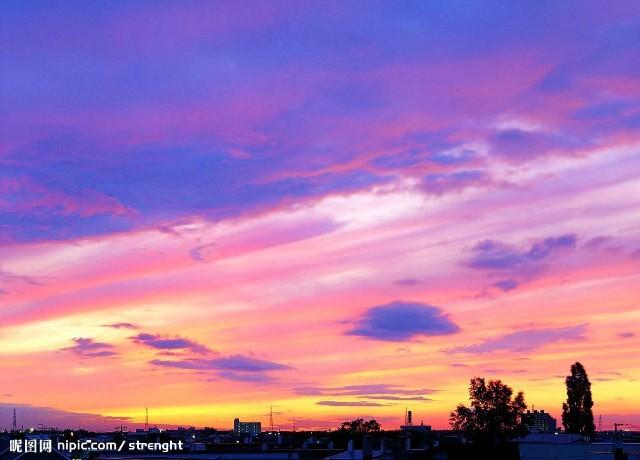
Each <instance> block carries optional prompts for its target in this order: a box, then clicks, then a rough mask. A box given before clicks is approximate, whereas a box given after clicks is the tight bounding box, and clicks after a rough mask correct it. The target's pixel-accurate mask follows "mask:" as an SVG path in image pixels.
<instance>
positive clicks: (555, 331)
mask: <svg viewBox="0 0 640 460" xmlns="http://www.w3.org/2000/svg"><path fill="white" fill-rule="evenodd" d="M586 330H587V326H586V324H581V325H578V326H571V327H561V328H547V329H528V330H523V331H517V332H512V333H510V334H506V335H501V336H497V337H491V338H488V339H486V340H484V341H482V342H479V343H474V344H471V345H465V346H460V347H455V348H451V349H448V350H443V351H445V352H447V353H474V354H475V353H492V352H495V351H515V352H528V351H532V350H535V349H538V348H542V347H544V346H547V345H551V344H555V343H557V342H573V341H580V340H584V339H585V333H586Z"/></svg>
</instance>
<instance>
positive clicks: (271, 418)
mask: <svg viewBox="0 0 640 460" xmlns="http://www.w3.org/2000/svg"><path fill="white" fill-rule="evenodd" d="M269 431H273V406H271V408H270V409H269Z"/></svg>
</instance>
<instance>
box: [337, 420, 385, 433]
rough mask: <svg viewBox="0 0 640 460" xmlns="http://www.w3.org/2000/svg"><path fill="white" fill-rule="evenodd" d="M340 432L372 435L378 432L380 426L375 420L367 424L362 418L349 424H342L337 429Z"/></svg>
mask: <svg viewBox="0 0 640 460" xmlns="http://www.w3.org/2000/svg"><path fill="white" fill-rule="evenodd" d="M339 430H340V431H346V432H348V433H352V434H356V433H372V432H376V431H380V424H379V423H378V422H377V421H375V420H369V421H368V422H367V421H366V420H364V419H362V418H358V419H356V420H353V421H351V422H343V423H342V425H340V428H339Z"/></svg>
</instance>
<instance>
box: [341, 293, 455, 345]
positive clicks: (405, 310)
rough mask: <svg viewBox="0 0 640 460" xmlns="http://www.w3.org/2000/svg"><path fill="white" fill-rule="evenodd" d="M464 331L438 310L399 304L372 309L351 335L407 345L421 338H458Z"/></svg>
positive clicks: (429, 306)
mask: <svg viewBox="0 0 640 460" xmlns="http://www.w3.org/2000/svg"><path fill="white" fill-rule="evenodd" d="M459 330H460V328H459V327H458V325H456V324H455V323H454V322H453V321H451V320H450V319H449V317H448V316H447V315H446V314H445V313H444V312H443V311H442V310H441V309H440V308H438V307H434V306H431V305H427V304H424V303H419V302H404V301H395V302H391V303H388V304H386V305H378V306H375V307H372V308H370V309H369V310H367V311H366V312H365V314H364V315H363V316H362V317H361V318H360V319H359V320H358V321H357V322H356V324H355V326H354V327H353V329H351V330H349V331H348V332H347V334H349V335H357V336H361V337H367V338H371V339H375V340H388V341H404V340H411V339H413V338H415V337H419V336H427V337H428V336H436V335H449V334H455V333H456V332H458V331H459Z"/></svg>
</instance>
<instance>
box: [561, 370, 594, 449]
mask: <svg viewBox="0 0 640 460" xmlns="http://www.w3.org/2000/svg"><path fill="white" fill-rule="evenodd" d="M565 382H566V384H567V402H566V403H564V404H562V424H563V425H564V429H565V431H566V432H567V433H576V434H581V435H583V436H588V437H589V438H593V437H594V436H595V432H596V427H595V425H594V423H593V412H592V410H591V408H592V407H593V399H591V382H589V377H587V371H585V370H584V367H583V366H582V364H580V363H579V362H576V363H575V364H573V365H572V366H571V375H569V376H567V378H566V380H565Z"/></svg>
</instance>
